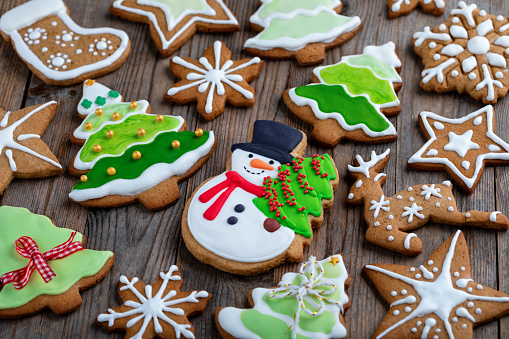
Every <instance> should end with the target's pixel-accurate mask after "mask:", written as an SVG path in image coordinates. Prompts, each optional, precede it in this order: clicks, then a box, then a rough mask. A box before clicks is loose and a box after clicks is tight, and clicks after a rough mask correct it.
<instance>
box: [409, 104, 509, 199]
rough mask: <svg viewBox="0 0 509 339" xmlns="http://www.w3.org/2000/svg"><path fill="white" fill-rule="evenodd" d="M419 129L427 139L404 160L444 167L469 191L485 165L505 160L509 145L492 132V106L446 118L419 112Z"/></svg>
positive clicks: (424, 166) (415, 165)
mask: <svg viewBox="0 0 509 339" xmlns="http://www.w3.org/2000/svg"><path fill="white" fill-rule="evenodd" d="M419 122H420V125H421V129H422V131H423V132H424V134H425V135H426V137H427V138H428V139H429V140H428V142H426V144H425V145H424V146H423V147H422V148H421V149H420V150H419V151H418V152H417V153H415V154H414V155H413V156H412V157H411V158H410V159H409V160H408V167H410V168H413V169H422V170H433V171H443V170H445V171H447V172H448V173H449V174H450V175H451V176H452V178H453V179H454V180H455V181H456V182H457V183H458V185H459V186H460V187H461V188H462V189H463V190H464V191H465V192H468V193H472V192H473V191H474V190H475V188H476V187H477V185H478V184H479V181H480V180H481V176H482V173H483V171H484V166H485V165H505V164H509V145H508V144H507V143H506V142H504V141H503V140H502V139H500V138H499V137H498V136H497V135H495V133H494V132H493V126H494V125H495V117H494V114H493V107H492V106H486V107H484V108H482V109H480V110H478V111H476V112H473V113H470V114H469V115H467V116H465V117H462V118H458V119H449V118H444V117H442V116H440V115H437V114H434V113H431V112H421V114H420V120H419Z"/></svg>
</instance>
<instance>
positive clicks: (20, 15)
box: [0, 0, 131, 86]
mask: <svg viewBox="0 0 509 339" xmlns="http://www.w3.org/2000/svg"><path fill="white" fill-rule="evenodd" d="M0 32H1V34H2V36H3V37H4V39H5V40H7V41H10V42H11V43H12V45H13V46H14V48H15V50H16V52H17V53H18V55H19V57H20V58H21V59H23V61H24V62H25V63H26V64H27V65H28V67H29V68H30V70H31V71H32V72H34V73H35V74H36V75H37V76H38V77H39V78H40V79H41V80H42V81H44V82H45V83H46V84H48V85H58V86H70V85H74V84H78V83H80V82H82V81H84V80H85V79H87V78H90V77H99V76H101V75H104V74H107V73H110V72H113V71H114V70H116V69H117V68H119V67H120V66H121V65H122V64H123V63H124V61H125V60H126V59H127V56H128V55H129V51H130V49H131V44H130V42H129V37H128V36H127V34H126V33H125V32H123V31H120V30H118V29H113V28H106V27H104V28H91V29H89V28H82V27H80V26H78V25H77V24H76V23H75V22H74V21H73V20H72V19H71V18H70V17H69V15H68V9H67V6H66V5H65V4H64V2H63V1H62V0H31V1H28V2H26V3H24V4H22V5H20V6H18V7H16V8H14V9H11V10H10V11H9V12H7V13H5V14H4V15H2V17H1V18H0Z"/></svg>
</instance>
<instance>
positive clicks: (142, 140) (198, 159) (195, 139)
mask: <svg viewBox="0 0 509 339" xmlns="http://www.w3.org/2000/svg"><path fill="white" fill-rule="evenodd" d="M117 94H118V93H117ZM149 112H150V105H149V103H148V102H147V101H146V100H140V101H133V102H131V103H123V102H119V103H111V104H105V105H104V106H101V107H98V108H96V110H95V112H94V113H93V114H90V115H88V116H87V117H86V119H85V120H83V122H82V123H81V125H80V126H79V127H78V128H77V129H76V130H75V131H74V133H73V135H72V137H71V140H72V141H73V142H74V143H76V144H78V145H82V148H81V149H80V150H79V152H78V154H77V155H76V156H75V157H74V159H73V161H72V163H71V165H69V172H70V173H71V174H73V175H81V180H80V182H79V183H78V184H76V186H74V188H73V190H72V191H71V193H70V194H69V198H70V199H71V201H74V202H77V203H79V204H81V205H83V206H86V207H115V206H122V205H126V204H130V203H133V202H135V201H139V202H141V203H142V204H143V205H144V206H145V207H147V208H148V209H150V210H159V209H162V208H165V207H167V206H169V205H171V204H173V203H175V202H176V201H177V200H178V199H179V197H180V190H179V188H178V185H177V184H178V182H180V181H182V180H184V179H186V178H188V177H189V176H191V175H192V174H193V173H194V172H196V171H197V170H198V169H199V168H200V167H201V165H202V164H203V163H205V161H207V159H208V158H209V157H210V155H211V154H212V151H213V150H214V148H215V145H216V140H215V137H214V133H213V132H206V131H203V130H201V129H197V130H196V131H195V132H187V131H184V129H185V121H184V119H183V118H181V117H178V116H163V115H156V114H149Z"/></svg>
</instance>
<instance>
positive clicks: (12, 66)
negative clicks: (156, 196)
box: [0, 0, 509, 338]
mask: <svg viewBox="0 0 509 339" xmlns="http://www.w3.org/2000/svg"><path fill="white" fill-rule="evenodd" d="M23 2H24V0H2V1H0V13H4V12H5V11H7V10H8V9H10V8H13V7H15V6H17V5H20V4H21V3H23ZM111 2H112V1H105V0H87V1H79V0H67V1H66V4H67V5H68V7H69V9H70V14H71V17H72V18H73V19H74V20H75V21H76V22H77V23H78V24H80V25H81V26H83V27H98V26H111V27H115V28H119V29H122V30H124V31H126V32H127V33H128V34H129V37H130V38H131V41H132V51H131V54H130V56H129V58H128V59H127V61H126V63H125V64H124V65H123V66H122V67H121V68H120V69H119V70H118V71H116V72H114V73H112V74H109V75H107V76H104V77H101V78H99V79H98V81H100V82H101V83H103V84H105V85H107V86H109V87H111V88H113V89H116V90H118V91H119V92H120V93H121V94H122V95H123V96H124V98H125V100H126V101H130V100H136V99H148V100H149V101H150V103H151V105H152V109H153V112H156V113H158V114H170V115H181V116H183V117H184V118H185V119H186V120H187V126H188V130H194V129H195V128H198V127H199V128H203V129H205V130H213V131H214V132H215V133H216V136H217V138H218V140H219V143H218V147H217V148H216V150H215V152H214V154H213V155H212V157H211V158H210V160H209V161H208V162H207V163H206V164H205V165H204V166H203V168H201V169H200V170H199V171H198V172H197V173H196V174H195V175H194V176H193V177H191V178H190V179H189V180H187V181H185V182H183V183H181V184H180V191H181V194H182V198H181V199H180V200H179V201H178V202H177V203H176V204H175V205H174V206H171V207H170V208H168V209H166V210H163V211H160V212H157V213H153V212H150V211H148V210H146V209H145V208H144V207H143V206H141V205H139V204H135V205H130V206H127V207H122V208H113V209H86V208H83V207H82V206H80V205H77V204H73V203H70V202H69V201H68V193H69V191H70V190H71V188H72V187H73V185H74V184H75V183H76V181H77V180H78V179H77V178H75V177H72V176H70V175H68V174H67V173H64V175H62V176H59V177H56V178H49V179H43V180H16V181H14V182H12V183H11V185H10V186H9V187H8V188H7V190H6V191H5V193H4V195H3V196H2V197H1V204H2V205H11V206H21V207H26V208H28V209H30V210H31V211H32V212H34V213H39V214H44V215H47V216H48V217H50V218H51V219H53V220H55V222H56V224H57V225H58V226H60V227H66V228H71V229H76V230H78V231H79V232H81V233H83V234H85V235H86V237H87V247H88V248H91V249H96V250H111V251H114V252H115V253H116V256H117V259H116V262H115V264H114V265H113V268H112V270H111V272H110V273H109V275H108V276H107V277H106V278H105V279H104V281H103V282H101V283H100V284H99V285H97V286H95V287H93V288H91V289H89V290H87V291H85V292H84V293H83V294H82V297H83V305H82V306H81V307H80V308H79V309H78V310H77V311H75V312H73V313H71V314H69V315H66V316H62V317H59V316H55V315H54V314H52V313H51V312H43V313H42V314H38V315H35V316H32V317H28V318H25V319H22V320H16V321H5V320H4V321H0V338H9V337H13V338H59V337H62V338H114V337H115V338H121V337H122V334H109V333H108V332H106V331H105V330H104V329H102V328H99V327H96V326H94V324H93V321H94V318H95V317H96V316H97V315H98V314H99V313H101V312H104V311H106V309H107V308H108V307H111V306H116V305H118V304H119V303H120V302H121V300H120V298H119V297H118V296H117V293H116V290H117V286H118V278H119V276H120V275H122V274H124V275H127V276H137V277H139V278H141V279H142V280H143V281H144V282H145V283H152V281H153V280H155V279H156V278H157V275H158V273H159V272H160V271H162V270H166V269H168V268H169V267H170V265H172V264H177V265H178V266H179V267H180V269H181V270H182V273H183V275H184V279H185V283H184V289H189V290H191V289H205V290H207V291H209V292H211V293H212V294H213V298H212V300H211V302H210V304H209V306H208V307H207V309H206V312H205V313H204V314H203V315H201V316H198V317H195V318H193V319H192V323H193V324H194V326H195V331H196V337H197V338H216V337H218V332H217V330H216V328H215V325H214V320H213V314H214V309H215V308H216V307H218V306H237V307H247V295H248V291H249V290H250V289H252V288H255V287H259V286H260V287H270V286H273V285H275V284H276V283H277V282H279V280H280V278H281V276H282V275H283V274H284V273H285V272H289V271H294V270H296V269H297V267H298V265H297V264H286V265H283V266H281V267H279V268H276V269H275V270H273V271H270V272H268V273H266V274H261V275H257V276H253V277H242V276H235V275H231V274H227V273H223V272H221V271H218V270H216V269H214V268H212V267H209V266H207V265H204V264H202V263H200V262H198V261H197V260H196V259H194V257H193V256H192V255H191V254H190V253H189V251H188V250H187V249H186V247H185V245H184V243H183V242H182V240H181V237H180V220H181V216H182V211H183V209H184V203H185V200H186V198H188V197H189V196H190V194H191V193H192V192H193V190H194V189H195V188H196V187H197V186H198V185H199V184H200V183H201V182H202V181H204V180H205V179H207V178H209V177H211V176H215V175H218V174H220V173H221V172H223V171H224V169H225V165H226V162H227V160H228V156H229V149H230V146H231V145H232V144H233V143H236V142H245V141H247V140H248V139H249V137H248V135H249V134H250V133H251V128H252V124H253V122H254V121H255V120H257V119H269V120H277V121H280V122H283V123H286V124H288V125H290V126H292V127H295V128H298V129H300V130H302V131H304V132H305V133H308V134H309V133H310V132H311V127H310V126H309V125H306V124H305V123H303V122H301V121H300V120H299V119H297V118H296V117H295V116H293V115H292V114H289V111H288V109H287V108H286V106H285V105H284V103H283V102H282V100H281V94H282V93H283V91H284V90H285V89H287V88H290V87H295V86H301V85H305V84H307V83H309V82H311V74H312V69H313V67H300V66H299V65H298V63H297V62H296V61H295V60H286V61H267V62H266V63H265V66H264V68H263V70H262V72H261V73H260V76H259V78H258V79H257V80H255V81H253V82H252V83H251V84H252V86H253V87H254V88H255V89H256V105H255V106H254V107H253V108H248V109H244V108H235V107H231V106H227V108H226V112H225V113H224V114H223V115H221V116H219V117H218V118H216V119H215V120H214V121H212V122H208V123H207V122H206V121H205V120H204V119H202V118H201V117H200V116H199V115H198V114H197V112H196V105H188V106H177V105H170V104H168V103H166V102H164V101H163V95H164V93H165V91H166V90H167V89H168V88H169V87H170V86H171V85H172V84H173V83H174V81H175V78H174V76H173V75H172V73H171V71H170V69H169V61H168V59H164V58H162V57H161V56H160V55H159V53H158V52H157V50H156V48H155V46H154V44H153V43H152V39H151V37H150V33H149V29H148V26H147V25H143V24H136V23H132V22H129V21H125V20H121V19H116V18H114V17H113V16H112V15H110V13H109V11H108V7H109V5H110V3H111ZM457 2H458V1H456V0H449V1H448V3H447V11H446V15H448V13H449V12H450V10H451V9H452V8H454V7H456V6H457ZM226 4H227V5H228V6H229V7H230V8H231V10H232V11H233V13H234V14H235V15H236V17H237V19H238V20H239V22H240V23H241V27H242V30H241V32H239V33H233V34H204V33H198V34H196V35H195V36H194V37H193V38H191V40H189V41H188V42H187V43H186V44H185V45H184V46H183V47H182V48H180V49H179V50H178V51H177V52H176V53H175V55H179V56H191V57H192V58H198V57H200V56H201V55H202V53H203V51H204V50H205V49H206V48H208V47H209V46H211V45H212V44H213V42H214V41H215V40H216V39H221V40H222V41H224V42H225V43H226V44H227V46H228V47H229V48H230V49H231V50H232V52H233V57H234V58H236V59H239V58H241V57H246V55H245V53H243V51H242V45H243V43H244V41H245V40H246V39H247V38H249V37H252V36H253V35H254V34H255V33H254V32H253V31H251V30H250V29H249V24H248V19H249V16H250V15H251V14H253V13H254V12H255V10H256V9H257V7H258V1H257V0H236V1H235V0H226ZM477 4H478V5H479V7H480V8H483V9H485V10H487V11H488V13H492V14H497V15H498V14H502V15H506V16H507V15H509V2H508V1H504V0H477ZM343 13H344V14H345V15H349V16H354V15H357V16H359V17H361V19H362V21H363V22H364V28H363V29H362V30H361V31H360V33H359V34H358V35H357V36H356V37H354V38H353V40H351V41H349V42H347V43H346V44H344V45H343V46H341V47H339V48H335V49H333V50H331V51H329V52H327V55H326V60H325V63H324V64H332V63H336V62H338V61H339V59H340V57H341V56H342V55H350V54H357V53H361V52H362V48H363V47H364V46H365V45H368V44H383V43H385V42H387V41H390V40H392V41H394V42H395V43H396V44H397V46H398V48H399V55H400V58H401V60H402V62H403V71H402V77H403V81H404V82H403V89H402V90H401V92H400V95H399V96H400V99H401V102H402V107H403V111H402V112H401V114H400V115H399V116H398V117H397V118H392V119H391V121H392V122H393V123H394V125H395V126H396V128H397V130H398V133H399V140H398V141H397V142H395V143H391V144H384V145H377V146H374V147H373V146H370V145H360V144H355V143H341V144H339V145H337V146H336V147H335V148H334V149H328V148H324V147H321V146H319V145H317V144H316V143H314V142H310V144H309V147H308V150H307V152H306V155H307V156H309V155H310V154H312V153H322V152H329V153H331V154H332V156H333V158H334V159H335V161H336V165H337V167H338V169H339V175H340V178H341V180H340V183H339V186H338V188H337V189H336V192H335V193H336V194H335V202H334V206H333V207H332V208H331V209H330V210H328V211H326V213H325V219H324V223H323V225H322V226H321V227H320V228H319V229H318V230H316V231H315V232H314V235H313V237H314V238H313V243H312V245H311V246H310V247H309V248H308V249H306V250H305V251H304V256H305V258H307V257H308V256H310V255H315V256H317V257H318V258H319V259H322V258H324V257H326V256H329V255H331V254H334V253H338V252H342V253H343V255H344V258H345V262H346V266H347V268H348V270H349V273H350V275H351V277H352V282H351V287H350V289H349V290H348V295H349V297H350V299H351V302H352V306H351V308H350V309H349V310H348V311H347V312H346V315H345V322H346V326H347V329H348V331H349V334H350V337H351V338H368V337H370V336H371V335H372V334H373V333H374V331H375V328H376V327H377V326H378V323H379V321H380V320H381V319H382V317H383V316H384V315H385V312H386V310H387V307H388V306H387V305H386V304H385V303H384V301H383V300H382V299H381V298H380V297H379V296H378V295H377V293H376V291H375V289H374V287H373V285H372V284H371V283H370V282H369V281H368V280H367V278H366V276H365V275H364V274H363V273H362V266H363V265H365V264H368V263H377V262H383V263H397V264H405V265H417V266H418V265H420V264H421V263H423V262H424V261H425V260H426V258H427V256H428V255H429V254H430V253H431V252H432V251H433V250H434V249H435V248H436V247H438V246H439V245H440V244H441V243H442V242H443V241H444V240H445V239H447V238H448V237H449V236H451V235H452V234H454V232H455V230H456V228H455V227H451V226H446V225H436V224H428V225H426V226H425V227H423V228H421V229H418V230H417V234H418V235H419V237H420V238H421V239H422V241H423V244H424V250H423V253H422V254H421V255H420V256H418V257H416V258H407V257H405V256H403V255H401V254H397V253H393V252H391V251H389V250H385V249H383V248H380V247H377V246H375V245H372V244H369V243H367V242H366V241H365V237H364V233H365V230H366V224H365V222H364V220H363V218H362V208H361V207H357V206H355V207H348V206H346V204H345V199H346V196H347V195H348V192H349V189H350V184H351V182H349V181H347V180H346V168H347V165H348V164H349V163H351V161H352V159H353V157H354V156H355V155H356V154H361V155H363V156H367V155H368V154H369V153H370V151H371V150H372V149H375V150H376V151H377V152H380V151H383V150H385V149H386V148H387V147H390V148H391V150H392V157H391V161H390V163H389V165H388V167H387V168H386V169H385V172H386V173H387V176H388V179H387V183H386V184H385V187H384V190H385V192H386V195H393V194H395V193H396V192H397V191H399V190H402V189H404V188H406V187H408V186H411V185H416V184H429V183H440V182H442V181H443V180H446V179H449V177H448V175H447V174H446V173H441V172H437V173H428V172H422V171H411V170H408V169H407V168H406V163H407V160H408V158H409V157H410V156H411V155H412V154H413V153H414V152H415V151H417V149H418V148H419V147H421V145H422V144H423V143H424V142H425V138H424V136H423V135H422V133H421V132H420V129H419V128H418V123H417V116H418V114H419V112H421V111H423V110H428V111H432V112H436V113H438V114H442V115H444V116H447V117H461V116H464V115H466V114H468V113H470V112H473V111H474V110H477V109H479V108H481V107H483V104H482V103H481V102H477V101H475V100H473V99H471V98H470V97H468V96H460V95H458V94H456V93H451V94H443V95H440V94H434V93H426V92H424V91H423V90H422V89H421V88H420V87H419V80H420V73H421V70H422V67H421V60H420V58H419V57H417V56H416V54H415V53H414V52H413V50H412V48H411V46H410V38H411V35H412V34H413V33H414V32H416V31H418V30H422V28H423V27H424V26H426V25H429V26H431V27H433V26H435V25H437V24H439V23H441V22H442V21H444V20H445V18H446V17H447V16H446V15H444V16H442V17H435V16H432V15H428V14H424V13H423V12H422V11H420V10H416V11H414V12H413V13H411V14H410V15H408V16H405V17H401V18H397V19H393V20H389V19H387V1H386V0H357V1H354V0H344V10H343ZM0 69H1V70H2V72H1V73H0V89H1V95H0V107H2V108H4V109H5V110H16V109H20V108H22V107H26V106H30V105H35V104H40V103H43V102H46V101H49V100H56V101H58V102H59V104H60V107H59V111H58V113H57V115H56V117H55V118H54V120H53V121H52V123H51V125H50V126H49V128H48V130H47V131H46V134H45V135H44V137H43V140H44V141H45V142H46V143H47V144H48V145H49V147H50V148H51V149H52V150H53V152H54V153H55V155H56V156H57V158H58V159H59V160H60V161H61V163H62V165H63V166H64V168H65V167H67V165H68V164H69V162H70V161H71V159H72V158H73V157H74V155H75V154H76V152H77V151H78V149H79V148H78V147H77V146H75V145H73V144H71V142H70V141H69V135H70V134H71V132H72V131H73V130H74V129H75V128H76V127H77V126H78V125H79V124H80V122H81V120H80V119H79V118H78V116H77V114H76V107H77V105H78V102H79V100H80V98H81V85H77V86H73V87H66V88H60V87H53V86H47V85H45V84H44V83H43V82H42V81H40V80H39V79H38V78H36V77H35V76H33V74H32V73H31V72H30V71H29V70H28V68H27V67H26V65H25V64H24V63H23V62H22V61H21V60H20V59H19V58H18V57H17V56H16V53H15V52H14V50H13V48H12V46H11V45H10V44H8V43H6V42H5V41H1V42H0ZM508 108H509V98H505V99H501V100H500V101H499V103H498V104H496V105H495V111H496V119H497V123H496V128H495V129H496V133H497V134H498V135H499V136H500V137H501V138H502V139H504V140H509V119H508V114H507V112H509V110H508ZM508 179H509V167H505V168H504V167H499V168H492V167H488V168H487V169H486V170H485V172H484V176H483V178H482V180H481V182H480V184H479V186H478V187H477V189H476V191H475V192H474V193H473V194H472V195H470V196H468V195H465V194H463V193H462V192H460V191H458V190H456V189H455V191H454V192H455V195H456V199H457V201H458V209H459V210H460V211H466V210H468V209H479V210H484V211H493V210H499V211H501V212H502V213H504V214H506V215H509V204H508V202H509V180H508ZM464 232H465V236H466V238H467V242H468V245H469V249H470V256H471V260H472V266H473V267H472V274H473V278H474V279H475V280H476V281H478V282H480V283H482V284H484V285H487V286H490V287H492V288H496V289H499V290H500V291H503V292H505V293H509V271H508V270H507V265H508V261H509V259H508V258H507V257H506V253H508V252H509V243H508V240H509V232H502V233H497V232H494V231H487V230H480V229H473V230H469V229H468V228H465V229H464ZM0 260H1V259H0ZM474 333H475V337H476V338H497V337H500V338H504V337H509V317H506V318H505V319H502V320H500V321H494V322H491V323H489V324H487V325H484V326H481V327H480V328H478V329H476V330H475V332H474Z"/></svg>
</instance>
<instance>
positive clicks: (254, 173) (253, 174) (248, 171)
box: [232, 149, 281, 186]
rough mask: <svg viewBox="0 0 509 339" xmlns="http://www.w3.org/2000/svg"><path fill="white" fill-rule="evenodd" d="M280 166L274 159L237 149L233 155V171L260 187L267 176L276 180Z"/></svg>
mask: <svg viewBox="0 0 509 339" xmlns="http://www.w3.org/2000/svg"><path fill="white" fill-rule="evenodd" d="M279 166H281V163H280V162H278V161H276V160H274V159H270V158H267V157H264V156H263V155H259V154H256V153H250V152H246V151H243V150H241V149H236V150H235V151H233V154H232V171H235V172H237V173H238V174H240V176H241V177H243V178H244V179H246V180H247V181H249V182H250V183H252V184H255V185H258V186H262V185H263V178H265V177H267V176H270V177H271V178H276V177H277V169H278V167H279Z"/></svg>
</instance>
